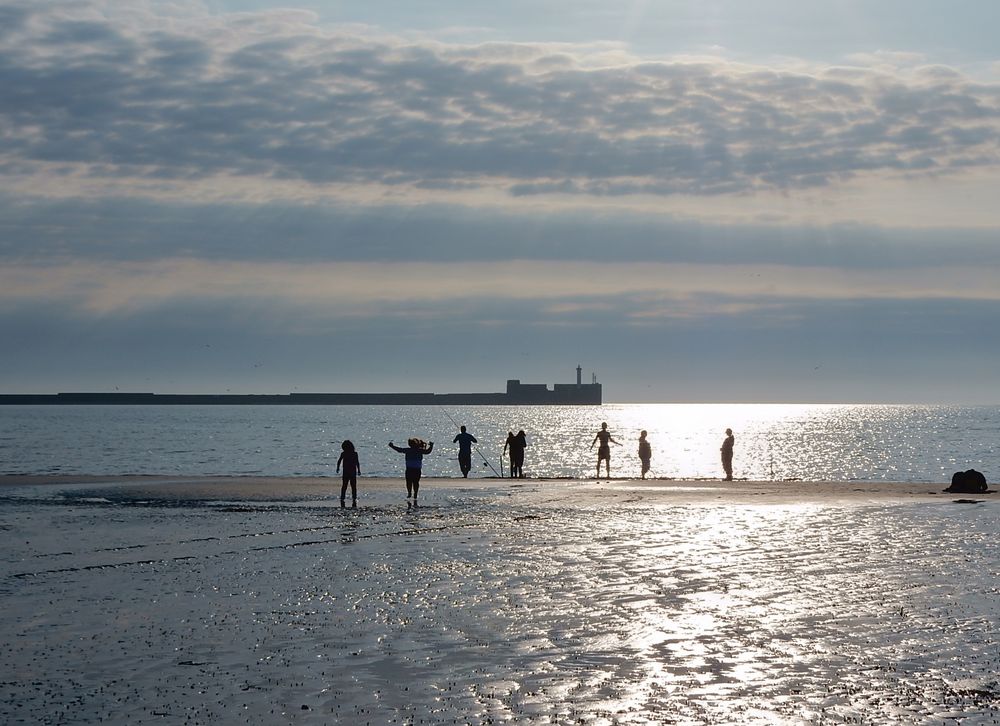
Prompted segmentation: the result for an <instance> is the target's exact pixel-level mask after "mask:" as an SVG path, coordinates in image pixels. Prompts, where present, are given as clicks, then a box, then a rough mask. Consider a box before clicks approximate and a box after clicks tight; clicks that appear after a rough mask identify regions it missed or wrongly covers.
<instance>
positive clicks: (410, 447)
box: [389, 438, 434, 502]
mask: <svg viewBox="0 0 1000 726" xmlns="http://www.w3.org/2000/svg"><path fill="white" fill-rule="evenodd" d="M406 443H407V446H406V448H403V447H400V446H396V445H395V444H394V443H392V442H391V441H390V442H389V448H390V449H393V450H394V451H398V452H399V453H400V454H405V455H406V498H407V499H409V498H410V497H411V496H412V497H413V501H414V502H416V501H417V492H419V491H420V469H421V467H423V463H424V454H429V453H431V450H432V449H433V448H434V442H433V441H428V442H427V443H426V444H425V443H424V442H423V439H417V438H412V439H408V440H407V442H406Z"/></svg>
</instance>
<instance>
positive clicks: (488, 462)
mask: <svg viewBox="0 0 1000 726" xmlns="http://www.w3.org/2000/svg"><path fill="white" fill-rule="evenodd" d="M438 408H440V409H441V410H442V411H444V415H445V416H447V417H448V418H449V419H451V422H452V423H453V424H454V425H455V428H456V429H458V430H459V431H461V430H462V427H461V426H459V425H458V421H456V420H455V419H454V418H453V417H452V415H451V414H450V413H448V409H446V408H445V407H444V406H442V405H441V404H440V403H439V404H438ZM474 448H475V449H476V453H477V454H479V455H480V456H481V457H483V461H485V462H486V466H488V467H490V469H493V473H494V474H496V475H497V476H498V477H500V478H501V479H503V474H497V470H496V469H494V468H493V464H491V463H490V460H489V459H487V458H486V455H485V454H484V453H483V452H482V451H480V450H479V447H478V446H476V447H474ZM500 466H501V467H503V461H502V460H501V462H500Z"/></svg>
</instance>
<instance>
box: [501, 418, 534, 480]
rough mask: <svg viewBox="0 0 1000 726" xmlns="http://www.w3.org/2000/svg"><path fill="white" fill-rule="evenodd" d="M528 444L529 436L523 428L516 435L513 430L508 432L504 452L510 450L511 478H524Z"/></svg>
mask: <svg viewBox="0 0 1000 726" xmlns="http://www.w3.org/2000/svg"><path fill="white" fill-rule="evenodd" d="M527 446H528V437H527V435H525V433H524V429H521V430H520V431H518V432H517V434H516V435H515V434H514V432H513V431H508V432H507V441H505V442H504V445H503V452H504V454H506V453H507V452H508V451H509V452H510V478H511V479H523V478H524V450H525V448H527Z"/></svg>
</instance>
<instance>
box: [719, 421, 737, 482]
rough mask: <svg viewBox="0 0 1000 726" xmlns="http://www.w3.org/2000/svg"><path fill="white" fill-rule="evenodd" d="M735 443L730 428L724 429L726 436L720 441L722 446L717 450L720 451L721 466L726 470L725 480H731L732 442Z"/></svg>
mask: <svg viewBox="0 0 1000 726" xmlns="http://www.w3.org/2000/svg"><path fill="white" fill-rule="evenodd" d="M735 443H736V437H735V436H733V430H732V429H726V438H725V440H724V441H723V442H722V448H721V449H719V451H721V452H722V468H723V470H724V471H725V472H726V479H725V481H732V480H733V444H735Z"/></svg>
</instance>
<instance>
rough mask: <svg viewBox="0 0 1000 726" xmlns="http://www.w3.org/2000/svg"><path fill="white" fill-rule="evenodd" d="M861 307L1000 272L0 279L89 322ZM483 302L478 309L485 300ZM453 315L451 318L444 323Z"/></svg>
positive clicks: (191, 264) (418, 271)
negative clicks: (223, 311) (489, 309)
mask: <svg viewBox="0 0 1000 726" xmlns="http://www.w3.org/2000/svg"><path fill="white" fill-rule="evenodd" d="M803 300H811V301H827V302H836V301H858V300H892V301H898V300H923V301H926V300H975V301H988V302H996V301H1000V289H998V287H997V285H996V270H995V269H989V268H974V267H950V268H938V269H929V268H921V269H911V270H904V271H897V272H895V273H894V274H893V275H892V276H889V277H887V276H886V275H884V274H882V273H879V272H872V271H859V270H837V269H831V268H816V267H813V268H807V267H798V268H789V267H785V266H781V265H728V266H721V265H698V264H660V263H644V264H643V263H619V264H614V265H611V264H605V263H597V262H552V261H528V260H510V261H505V262H490V263H478V264H470V263H423V262H376V263H371V262H346V263H325V264H315V263H314V264H290V263H279V262H269V263H255V262H233V261H206V260H198V259H190V258H187V259H164V260H157V261H152V262H143V263H138V262H128V263H126V262H122V263H116V264H108V263H104V264H93V263H81V262H67V263H63V264H59V263H55V262H50V263H48V264H44V265H18V264H14V265H6V266H4V268H3V269H2V270H0V305H2V306H4V307H6V308H9V309H14V308H23V307H25V306H28V305H31V304H42V303H44V304H47V305H53V304H62V305H63V306H65V307H67V308H69V309H73V310H75V311H76V313H77V314H78V315H80V316H81V317H84V318H88V317H89V318H95V317H97V318H100V317H107V316H117V317H129V316H132V315H135V314H139V313H143V312H145V311H149V310H155V309H161V308H170V307H177V306H191V305H194V306H207V307H210V306H212V305H216V304H220V303H224V304H227V305H240V306H247V309H269V310H271V311H273V312H274V314H275V315H278V316H279V317H280V316H281V314H282V313H281V311H286V312H285V314H286V317H287V318H288V319H291V318H309V319H316V320H324V319H336V318H349V317H367V318H374V317H378V316H381V317H406V318H414V317H419V316H420V315H421V312H422V310H424V309H426V310H427V312H428V319H440V318H441V316H442V312H441V311H442V309H443V308H446V307H448V306H452V307H456V309H458V310H461V311H462V313H461V314H462V316H465V315H466V314H467V313H466V311H467V309H468V306H469V305H475V304H484V303H483V301H491V304H507V303H516V304H521V305H524V304H529V305H530V306H531V309H533V310H535V311H536V315H535V316H534V319H536V320H541V319H542V317H545V318H546V319H548V320H550V321H552V322H559V321H560V320H572V319H573V318H574V317H576V316H578V315H580V314H581V313H588V311H595V310H601V309H602V308H606V309H609V310H611V309H612V308H613V309H614V311H615V314H616V315H618V316H620V321H621V322H624V323H628V322H635V323H648V322H649V321H650V320H651V319H654V318H660V319H669V318H678V319H681V318H683V319H692V318H704V317H708V316H714V315H742V314H746V313H749V312H755V313H758V314H760V315H761V317H762V318H764V319H766V318H768V316H769V315H771V314H774V313H777V314H778V315H779V316H780V314H781V307H782V305H783V303H787V302H801V301H803ZM476 301H479V302H476ZM445 317H447V316H445Z"/></svg>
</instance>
